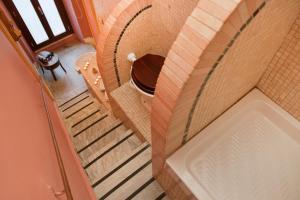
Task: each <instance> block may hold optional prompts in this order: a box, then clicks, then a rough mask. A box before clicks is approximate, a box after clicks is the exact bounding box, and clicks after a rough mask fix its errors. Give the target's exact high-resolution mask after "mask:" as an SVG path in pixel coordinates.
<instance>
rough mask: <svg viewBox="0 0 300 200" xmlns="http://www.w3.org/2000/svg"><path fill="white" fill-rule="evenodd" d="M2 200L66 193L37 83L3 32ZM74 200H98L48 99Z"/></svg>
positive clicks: (0, 52)
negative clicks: (52, 189) (54, 191)
mask: <svg viewBox="0 0 300 200" xmlns="http://www.w3.org/2000/svg"><path fill="white" fill-rule="evenodd" d="M0 44H1V48H0V60H1V69H0V70H1V71H0V91H1V98H0V130H1V131H0V163H1V165H0V177H1V178H0V199H3V200H4V199H5V200H6V199H7V200H13V199H24V200H27V199H28V200H38V199H45V200H48V199H49V200H52V199H53V200H54V199H56V198H55V197H54V195H53V193H52V191H51V190H50V189H49V186H52V187H53V188H54V189H55V190H58V191H60V190H62V189H63V185H62V180H61V177H60V173H59V168H58V164H57V160H56V156H55V152H54V147H53V144H52V140H51V137H50V131H49V127H48V123H47V118H46V114H45V111H44V108H43V104H42V99H41V94H40V89H39V85H38V83H37V82H36V80H35V79H34V78H33V75H32V74H31V73H30V72H29V70H28V69H27V68H26V65H25V63H24V62H23V61H22V60H21V58H20V57H19V56H18V54H17V52H16V50H15V49H14V48H13V47H12V45H11V44H10V43H9V42H8V40H7V38H6V37H5V36H4V34H3V33H2V32H0ZM48 105H49V107H50V108H49V109H50V112H51V115H52V118H53V124H54V129H55V131H56V137H57V140H58V143H59V145H60V148H61V152H62V157H63V161H64V164H65V168H66V171H67V176H68V178H69V181H70V184H71V190H72V192H73V195H74V199H87V200H88V199H95V197H94V196H93V193H92V190H91V188H90V187H89V185H88V181H87V178H86V177H85V175H84V172H83V170H82V169H81V167H80V164H79V161H78V158H76V157H75V152H74V150H73V149H72V148H71V145H70V139H69V138H68V136H67V133H66V130H65V129H64V127H63V126H62V123H61V121H60V119H59V118H58V116H57V110H56V108H55V106H54V103H53V102H52V101H51V100H50V99H49V98H48Z"/></svg>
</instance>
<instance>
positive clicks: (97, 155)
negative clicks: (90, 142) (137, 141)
mask: <svg viewBox="0 0 300 200" xmlns="http://www.w3.org/2000/svg"><path fill="white" fill-rule="evenodd" d="M131 136H133V131H132V130H127V131H126V132H125V133H123V134H122V135H121V136H120V137H115V139H114V140H113V141H112V142H110V143H109V144H107V145H105V146H104V147H103V148H101V149H100V150H98V151H95V152H94V153H93V154H92V155H91V156H89V157H88V158H87V159H86V163H85V164H83V168H84V169H87V168H88V167H89V166H91V165H92V164H93V163H95V162H97V160H99V159H100V158H102V157H103V156H105V155H106V154H107V153H110V151H113V150H114V148H117V146H118V145H121V144H122V143H123V142H125V141H126V140H127V139H128V138H129V137H131Z"/></svg>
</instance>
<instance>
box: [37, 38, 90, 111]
mask: <svg viewBox="0 0 300 200" xmlns="http://www.w3.org/2000/svg"><path fill="white" fill-rule="evenodd" d="M94 51H95V49H94V48H93V47H92V46H91V45H88V44H81V43H77V44H72V45H70V46H65V47H63V48H61V49H58V50H57V51H55V53H57V54H58V56H59V59H60V61H61V63H62V65H63V66H64V68H65V69H66V70H67V73H65V72H64V71H63V70H62V69H61V68H60V67H58V68H57V69H55V75H56V77H57V81H54V80H53V77H52V75H51V72H50V71H48V70H45V74H44V75H43V77H44V79H45V81H46V83H47V85H48V86H49V88H50V90H51V92H52V93H53V95H54V97H55V99H56V101H57V103H58V105H60V104H61V103H63V102H65V101H66V100H68V99H70V98H71V97H73V96H75V95H77V94H79V93H80V92H83V91H84V90H86V89H87V86H86V84H85V82H84V80H83V78H82V76H81V75H80V74H79V73H78V72H77V71H76V70H75V63H76V60H77V59H78V57H79V56H80V55H82V54H84V53H87V52H94ZM40 73H42V72H40Z"/></svg>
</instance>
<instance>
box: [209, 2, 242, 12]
mask: <svg viewBox="0 0 300 200" xmlns="http://www.w3.org/2000/svg"><path fill="white" fill-rule="evenodd" d="M210 1H212V2H214V3H215V4H217V5H219V6H221V7H222V8H224V9H225V10H227V11H229V12H232V11H233V10H234V9H235V8H236V6H237V2H236V1H234V0H210Z"/></svg>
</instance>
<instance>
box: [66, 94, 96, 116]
mask: <svg viewBox="0 0 300 200" xmlns="http://www.w3.org/2000/svg"><path fill="white" fill-rule="evenodd" d="M89 97H90V95H88V94H87V95H82V96H81V98H80V99H78V101H76V102H73V103H72V104H71V105H68V106H67V105H65V106H62V107H61V108H60V110H61V112H65V111H67V110H69V109H70V108H72V107H73V106H76V105H77V104H78V103H80V102H81V101H83V100H85V99H87V98H89Z"/></svg>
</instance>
